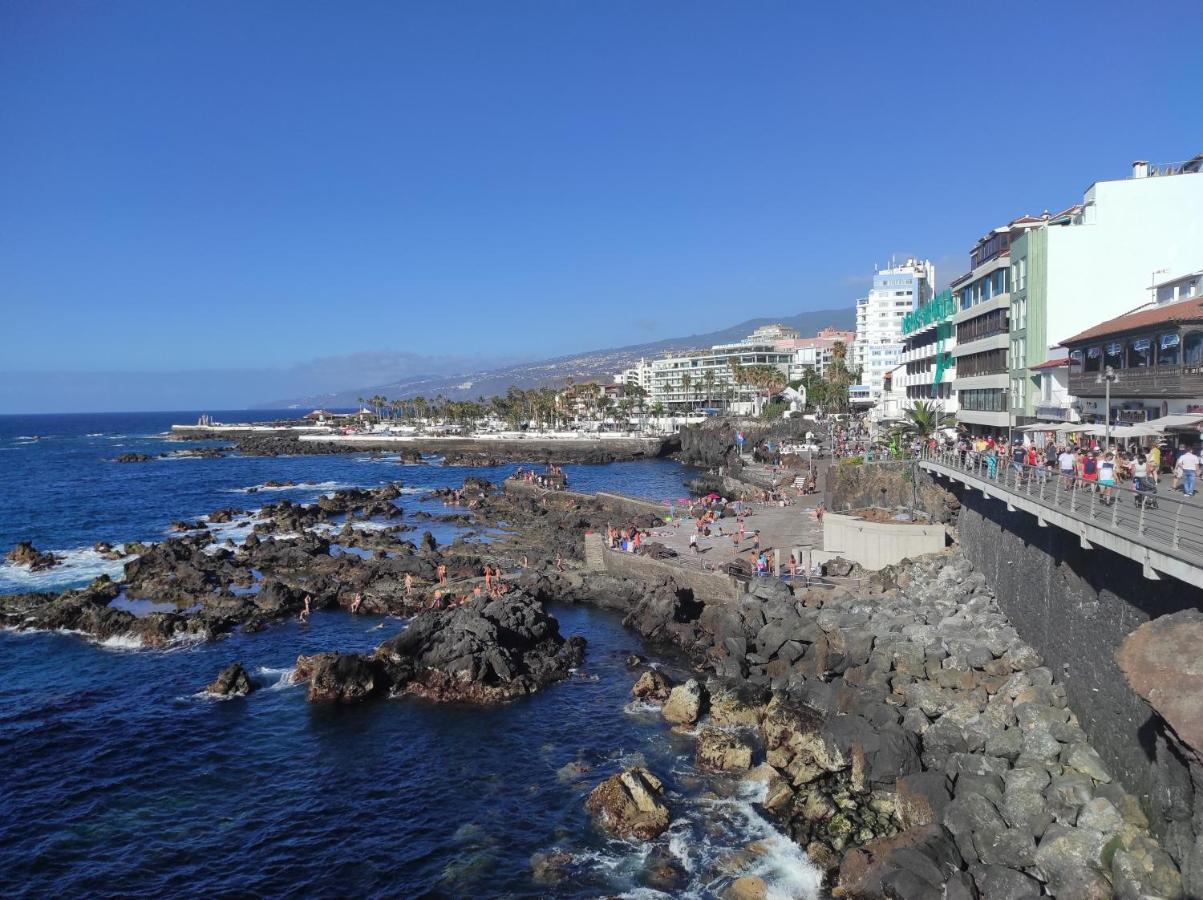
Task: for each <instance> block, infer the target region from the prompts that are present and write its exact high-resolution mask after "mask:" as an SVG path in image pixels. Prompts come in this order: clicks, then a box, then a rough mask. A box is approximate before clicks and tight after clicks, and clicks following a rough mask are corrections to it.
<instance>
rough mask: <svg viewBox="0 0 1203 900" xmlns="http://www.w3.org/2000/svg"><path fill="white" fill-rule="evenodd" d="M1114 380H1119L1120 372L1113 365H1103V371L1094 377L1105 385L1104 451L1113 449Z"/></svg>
mask: <svg viewBox="0 0 1203 900" xmlns="http://www.w3.org/2000/svg"><path fill="white" fill-rule="evenodd" d="M1113 381H1119V374H1118V373H1117V372H1116V371H1115V369H1113V368H1112V367H1111V366H1103V371H1101V372H1099V374H1098V375H1096V376H1095V379H1094V383H1095V384H1101V385H1103V412H1104V414H1105V418H1104V420H1103V422H1104V425H1105V427H1104V429H1103V433H1104V435H1105V437H1104V438H1103V441H1104V444H1103V450H1104V451H1107V450H1110V449H1111V382H1113Z"/></svg>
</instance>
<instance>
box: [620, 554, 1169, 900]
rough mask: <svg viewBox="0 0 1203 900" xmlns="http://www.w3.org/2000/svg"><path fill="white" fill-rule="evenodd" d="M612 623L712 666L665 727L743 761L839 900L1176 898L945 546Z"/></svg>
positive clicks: (651, 605)
mask: <svg viewBox="0 0 1203 900" xmlns="http://www.w3.org/2000/svg"><path fill="white" fill-rule="evenodd" d="M607 591H608V592H609V593H613V594H614V595H615V596H614V597H613V598H611V599H613V600H614V601H615V602H620V596H621V594H622V593H623V592H622V591H621V590H619V589H614V590H609V589H607ZM627 622H628V623H629V624H630V625H631V626H632V627H634V628H636V629H638V630H639V631H640V632H642V633H643V634H645V635H647V636H648V637H649V638H651V639H653V640H663V641H668V642H671V643H673V644H676V645H678V646H680V647H682V648H683V649H684V650H686V652H687V653H689V654H690V656H691V657H692V658H693V659H694V660H695V662H696V664H697V665H698V668H699V669H700V670H702V671H706V670H709V671H710V672H711V673H713V674H712V675H711V676H710V677H709V679H708V680H707V681H706V682H705V683H703V682H702V681H701V680H700V679H699V680H697V681H695V682H694V683H692V684H687V685H683V686H675V687H673V688H672V689H671V692H670V693H669V694H668V696H667V698H665V699H664V711H665V715H666V717H667V718H669V719H670V721H672V722H673V723H674V724H680V725H682V726H685V727H689V728H692V729H696V733H697V735H698V758H699V761H700V762H701V763H703V765H705V766H708V767H711V768H729V769H735V770H743V769H745V768H747V767H749V766H751V767H752V768H751V769H750V772H749V776H750V777H753V778H755V779H758V780H760V781H763V783H764V785H765V787H764V800H763V804H762V805H763V807H764V809H765V810H766V811H767V813H768V814H770V815H772V816H774V817H776V818H777V820H778V821H779V822H781V824H782V827H783V828H784V829H785V830H787V831H788V832H789V833H790V834H791V835H792V836H793V838H794V839H795V840H796V841H797V842H798V843H799V844H802V845H804V846H805V847H806V849H807V851H808V853H809V855H810V856H811V857H812V859H813V860H814V861H815V862H816V863H818V864H820V865H821V866H823V867H825V868H826V869H827V870H828V873H829V878H830V883H831V884H832V886H833V890H834V893H836V894H837V895H839V896H847V897H906V898H911V897H914V898H918V897H940V896H946V897H970V898H971V897H983V898H990V900H994V898H1020V897H1036V896H1059V897H1098V898H1104V897H1112V896H1116V897H1131V898H1137V897H1150V896H1156V897H1182V896H1184V892H1183V888H1182V882H1181V878H1180V875H1179V872H1178V870H1177V868H1176V866H1175V864H1174V862H1173V860H1172V859H1171V857H1170V856H1169V854H1167V853H1166V852H1165V850H1164V849H1163V848H1162V847H1161V845H1160V844H1159V843H1158V841H1157V840H1156V839H1154V837H1153V836H1152V835H1151V833H1150V831H1149V828H1148V822H1147V820H1146V818H1145V813H1144V812H1143V811H1142V809H1141V804H1140V803H1139V801H1138V799H1137V798H1136V797H1135V796H1133V795H1131V794H1129V793H1128V792H1126V791H1125V790H1124V788H1123V786H1122V785H1119V784H1118V783H1116V781H1115V780H1114V779H1113V778H1112V777H1111V774H1110V773H1109V772H1108V771H1107V770H1106V768H1105V766H1104V765H1103V763H1102V761H1101V760H1100V758H1099V756H1098V754H1097V753H1096V752H1095V751H1094V750H1093V749H1092V748H1091V746H1090V744H1089V743H1088V741H1087V738H1086V735H1085V734H1084V733H1083V731H1082V729H1081V728H1080V727H1079V724H1078V719H1077V717H1076V716H1075V715H1074V712H1073V711H1072V710H1071V709H1070V708H1069V707H1068V705H1067V703H1066V698H1065V692H1064V690H1063V689H1062V686H1061V685H1059V684H1057V683H1056V682H1055V681H1054V679H1053V675H1052V672H1050V671H1049V669H1048V668H1047V667H1045V666H1044V665H1043V664H1042V662H1041V659H1040V658H1039V656H1038V655H1037V654H1036V652H1035V651H1034V650H1033V649H1032V647H1031V646H1030V645H1028V644H1026V643H1025V642H1024V641H1022V640H1021V639H1020V638H1019V637H1018V635H1017V633H1016V632H1015V629H1014V628H1013V627H1012V626H1011V625H1010V624H1009V623H1008V622H1007V620H1006V617H1005V616H1004V615H1003V614H1002V612H1001V611H1000V610H999V608H998V606H997V604H996V602H995V599H994V597H993V595H992V593H991V591H990V590H989V588H988V587H987V586H986V582H985V578H984V577H983V576H982V575H981V573H978V572H975V571H974V570H973V569H972V568H971V566H970V565H969V563H968V561H967V560H965V559H964V558H963V557H962V556H961V555H959V554H958V553H956V552H946V553H942V554H937V555H933V556H931V557H925V558H923V559H920V560H918V561H915V562H909V563H904V564H900V565H899V566H896V567H893V568H891V569H888V570H885V571H883V572H880V573H876V574H875V575H873V576H872V577H871V579H869V580H868V581H867V582H863V583H862V584H861V586H859V587H854V586H852V585H849V586H846V587H837V588H835V589H832V588H813V589H811V590H800V591H799V592H798V593H797V594H794V593H793V592H792V591H790V589H789V588H788V587H787V586H786V585H784V584H782V583H780V582H773V581H767V580H766V581H763V582H761V583H760V584H757V585H755V586H754V587H753V590H752V592H751V593H749V594H748V595H747V596H746V597H745V598H744V600H743V601H742V602H740V603H730V604H706V605H703V606H701V608H700V609H699V605H698V604H695V603H694V602H693V601H692V600H691V598H689V597H688V596H687V595H686V594H685V593H684V592H681V591H679V590H678V589H675V588H673V587H672V586H670V585H667V584H661V585H654V586H651V587H650V588H649V589H648V590H647V591H646V593H645V595H644V596H643V597H641V598H639V599H637V600H635V601H633V605H632V606H631V607H630V612H629V614H628V617H627ZM637 684H638V685H641V686H640V687H639V691H640V692H641V693H642V694H644V695H645V696H646V697H647V698H650V699H652V700H655V699H656V697H657V696H659V697H663V696H664V694H663V691H664V688H665V685H664V684H662V683H661V682H660V680H659V679H657V678H656V677H654V676H648V677H647V678H643V677H642V676H641V679H640V682H637ZM678 692H681V695H680V696H678Z"/></svg>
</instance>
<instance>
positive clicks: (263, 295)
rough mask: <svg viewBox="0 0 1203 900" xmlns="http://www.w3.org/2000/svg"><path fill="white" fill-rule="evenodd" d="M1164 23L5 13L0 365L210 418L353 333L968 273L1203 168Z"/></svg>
mask: <svg viewBox="0 0 1203 900" xmlns="http://www.w3.org/2000/svg"><path fill="white" fill-rule="evenodd" d="M1185 24H1186V23H1185V22H1184V23H1183V25H1184V26H1185ZM1162 25H1164V23H1162ZM1162 25H1159V26H1158V27H1140V26H1138V24H1137V23H1136V22H1135V21H1134V17H1133V12H1132V7H1131V6H1130V5H1126V4H1119V3H1082V4H1073V3H1055V4H1054V3H1026V2H1017V3H1012V4H1009V5H1007V6H1006V7H1005V8H998V7H989V6H980V5H977V6H966V5H963V4H940V3H930V4H898V3H890V4H880V5H879V6H876V7H875V6H874V4H866V3H845V4H826V5H822V6H818V5H812V4H802V3H793V2H730V3H713V2H696V0H694V2H682V3H673V2H658V3H646V2H629V3H628V2H611V0H607V2H591V3H586V2H573V3H565V2H551V0H548V2H509V3H496V2H457V3H437V2H428V3H415V2H410V3H399V2H387V3H386V2H381V3H373V2H359V3H355V4H334V3H328V2H296V0H289V2H266V0H260V2H253V3H245V2H222V0H218V2H206V3H186V2H173V0H167V2H139V3H134V2H113V3H104V4H99V3H92V2H86V3H74V2H55V3H34V2H14V0H2V2H0V135H3V139H2V140H0V307H2V312H0V321H3V323H4V326H5V328H4V330H5V332H6V338H5V341H4V345H3V346H4V350H3V358H2V359H0V370H3V371H5V372H8V373H10V376H11V377H13V378H17V380H18V381H19V383H20V384H21V385H23V388H22V393H21V395H22V397H23V398H24V399H23V400H22V401H21V402H20V403H19V404H16V398H15V397H14V396H13V392H12V391H9V392H8V395H7V396H6V395H4V394H0V411H4V409H5V406H6V405H7V406H8V408H9V409H10V410H12V409H16V408H18V407H19V408H22V409H26V408H52V407H55V406H56V404H57V405H60V406H61V405H62V404H64V403H65V404H66V407H64V408H69V407H70V397H69V396H68V397H63V396H60V394H61V389H60V388H57V387H54V386H53V384H59V385H61V384H63V383H66V382H65V381H64V377H65V375H71V374H72V373H99V372H115V371H120V372H125V373H129V372H133V373H141V372H147V373H165V372H181V371H183V372H188V371H198V370H204V372H205V373H206V374H205V375H204V376H203V377H199V376H198V378H194V379H193V381H195V384H193V385H192V386H191V387H185V386H181V387H180V394H179V397H178V400H179V403H178V404H177V405H179V406H187V405H192V404H193V402H195V404H198V405H204V403H205V401H206V400H207V399H208V398H207V396H206V395H205V390H206V384H207V385H208V386H209V388H210V389H215V386H216V385H217V384H219V383H221V380H222V378H223V377H224V376H223V375H222V374H221V373H222V372H223V371H225V370H228V372H230V373H237V377H238V378H239V379H242V381H241V382H240V383H242V384H244V385H245V386H246V389H247V390H251V386H250V385H251V383H252V382H253V379H252V380H251V382H248V381H247V379H248V376H247V375H246V373H247V372H248V371H257V370H261V369H272V370H274V371H276V372H277V374H278V373H279V372H280V371H281V370H283V371H292V370H295V369H296V367H297V366H298V365H299V364H301V365H303V364H306V361H308V360H314V359H319V358H320V359H323V360H327V361H329V360H330V359H331V358H334V359H337V358H340V357H343V356H350V355H352V354H360V353H365V352H381V351H395V352H399V353H412V354H419V355H421V356H423V357H438V356H442V355H444V354H449V355H453V356H455V357H458V358H464V357H468V358H475V359H493V358H501V357H505V358H523V357H530V358H533V357H539V356H546V355H552V354H557V353H563V352H571V351H575V350H584V349H590V348H596V347H606V346H614V345H620V344H628V343H635V342H641V341H645V340H652V339H656V338H660V337H668V336H674V335H679V334H688V333H692V332H701V331H707V330H711V329H714V328H719V327H723V326H726V325H729V324H732V323H734V322H737V321H740V320H742V319H745V318H748V317H751V316H756V315H776V314H787V313H796V312H799V311H801V310H804V309H823V308H831V307H837V306H846V305H850V304H851V303H852V301H853V299H854V298H855V297H856V296H857V294H858V293H859V292H860V291H861V290H863V288H864V286H865V284H866V283H867V281H868V277H869V276H870V275H871V272H872V267H873V263H874V262H875V261H878V262H880V261H885V260H887V259H888V257H889V256H890V254H891V253H907V252H912V253H919V254H923V255H926V256H930V257H931V258H933V259H935V260H937V262H938V264H939V265H940V267H941V270H942V271H941V273H940V274H941V276H942V277H943V279H944V280H946V279H947V278H948V277H950V276H952V275H953V274H959V271H960V270H961V269H963V268H965V267H966V261H967V254H968V250H969V247H970V246H971V245H972V243H973V241H974V240H975V239H976V237H978V236H979V235H980V234H981V233H983V232H984V231H986V230H987V229H989V228H990V227H992V226H994V225H997V224H1000V223H1001V222H1003V221H1005V220H1007V219H1009V218H1011V217H1013V216H1015V215H1018V214H1022V213H1025V212H1031V213H1039V212H1040V211H1042V210H1044V209H1046V208H1048V209H1058V208H1061V207H1064V206H1066V205H1068V204H1070V203H1072V202H1074V201H1075V200H1076V199H1079V198H1080V194H1081V192H1082V191H1083V190H1084V189H1085V188H1086V187H1087V186H1088V185H1089V184H1090V182H1092V181H1094V180H1096V179H1101V178H1107V177H1121V176H1123V175H1125V174H1126V173H1127V172H1128V170H1129V163H1130V162H1131V160H1133V159H1136V158H1146V159H1151V160H1154V161H1170V160H1180V159H1186V158H1189V157H1190V156H1193V155H1194V154H1195V153H1198V152H1200V151H1203V119H1201V118H1200V116H1199V110H1200V108H1201V106H1200V99H1199V98H1200V96H1201V94H1200V89H1201V88H1203V54H1198V53H1190V52H1187V50H1186V47H1187V45H1188V44H1189V41H1186V43H1183V39H1182V35H1181V34H1179V35H1178V37H1177V38H1175V35H1174V34H1173V33H1172V31H1167V29H1166V28H1165V27H1162ZM954 270H955V271H954ZM354 366H355V363H354V362H353V361H347V362H346V365H345V366H344V369H346V370H347V371H344V372H343V376H345V377H346V378H354V374H355V373H354ZM11 373H24V374H21V375H17V376H12V375H11ZM29 373H54V374H55V376H56V377H55V379H53V380H48V381H46V383H45V385H44V390H45V391H46V393H45V394H44V395H40V394H39V391H40V390H42V389H43V388H39V381H38V378H39V377H40V376H36V375H31V374H29ZM89 377H93V376H92V375H91V374H90V375H89ZM10 380H11V378H10ZM67 381H69V379H67ZM184 382H185V383H187V382H188V379H184ZM13 383H17V382H13ZM351 384H354V381H352V382H351ZM344 386H351V385H350V384H348V385H344ZM228 387H231V385H224V386H223V389H225V388H228ZM125 390H127V391H128V390H130V388H129V387H128V386H127V387H126V388H125ZM134 390H135V391H136V388H134ZM270 396H274V394H272V393H269V394H268V397H269V398H270ZM148 397H149V395H148ZM214 399H217V398H216V397H214ZM221 399H227V398H225V397H222V398H221ZM259 399H263V398H261V397H256V396H247V397H246V398H245V402H248V403H251V402H255V401H256V400H259ZM127 400H128V402H129V403H131V404H134V405H137V400H138V398H137V397H136V396H134V397H127ZM148 402H149V400H148ZM14 404H16V405H14ZM39 404H41V407H39Z"/></svg>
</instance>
